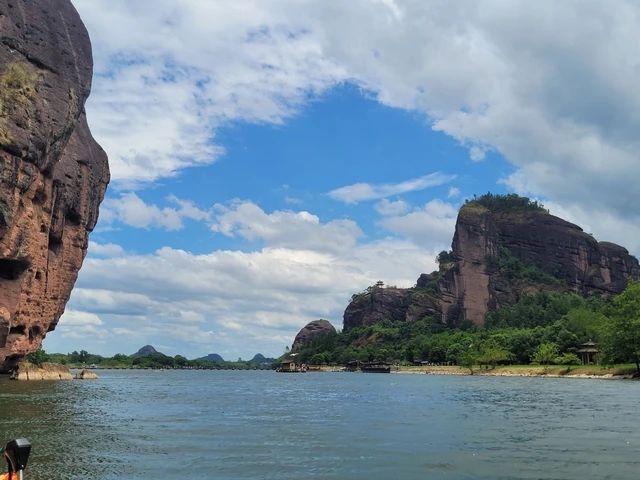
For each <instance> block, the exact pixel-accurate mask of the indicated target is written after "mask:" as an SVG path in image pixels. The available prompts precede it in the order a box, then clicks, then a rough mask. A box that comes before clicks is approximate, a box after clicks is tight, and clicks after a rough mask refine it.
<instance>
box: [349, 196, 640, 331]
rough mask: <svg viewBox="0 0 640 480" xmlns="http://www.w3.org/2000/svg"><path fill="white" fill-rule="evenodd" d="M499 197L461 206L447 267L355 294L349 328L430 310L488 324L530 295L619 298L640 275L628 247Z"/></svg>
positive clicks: (443, 317)
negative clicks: (404, 284)
mask: <svg viewBox="0 0 640 480" xmlns="http://www.w3.org/2000/svg"><path fill="white" fill-rule="evenodd" d="M492 198H494V201H493V202H492V201H487V202H486V203H487V204H488V206H487V205H485V204H484V202H483V197H481V198H480V199H478V200H476V201H471V202H467V203H466V204H465V205H464V206H463V207H462V208H461V209H460V212H459V214H458V219H457V222H456V228H455V234H454V238H453V244H452V251H451V252H450V253H449V254H447V255H446V258H444V259H442V260H441V264H440V271H438V272H433V273H431V274H422V275H420V278H418V281H417V283H416V286H415V287H414V288H410V289H400V288H382V287H381V286H374V287H369V288H368V289H367V291H366V292H363V293H361V294H358V295H354V296H353V299H352V301H351V303H350V304H349V306H348V307H347V309H346V310H345V313H344V329H345V330H349V329H351V328H355V327H359V326H366V325H371V324H374V323H377V322H380V321H383V320H392V321H414V320H417V319H421V318H424V317H427V316H429V317H431V318H432V320H433V321H434V322H440V323H442V324H446V325H450V326H459V325H461V324H463V323H465V322H467V323H472V324H475V325H482V324H484V320H485V316H486V314H487V312H489V311H493V310H495V309H497V308H499V307H500V306H502V305H505V304H511V303H514V302H516V301H518V300H519V299H520V298H522V296H524V295H527V294H530V293H534V292H539V291H556V292H574V293H578V294H581V295H584V296H590V295H600V296H611V295H614V294H617V293H619V292H621V291H622V290H624V288H625V287H626V285H627V283H628V281H629V280H630V279H637V278H639V277H640V266H639V264H638V260H637V259H636V258H635V257H633V256H632V255H630V254H629V252H628V251H627V250H626V249H625V248H623V247H621V246H619V245H615V244H613V243H608V242H598V241H597V240H595V239H594V238H593V237H592V236H591V235H589V234H587V233H585V232H583V231H582V229H581V228H580V227H578V226H577V225H574V224H572V223H569V222H567V221H565V220H562V219H561V218H558V217H555V216H553V215H550V214H549V213H548V212H547V211H546V210H544V209H543V208H542V207H541V206H539V205H537V204H527V203H526V202H524V200H527V199H522V198H520V197H516V196H509V197H507V198H506V199H502V200H501V199H500V198H502V197H498V200H500V201H499V202H497V205H496V202H495V197H492ZM509 198H510V200H509ZM509 201H511V202H515V206H509ZM523 202H524V203H523Z"/></svg>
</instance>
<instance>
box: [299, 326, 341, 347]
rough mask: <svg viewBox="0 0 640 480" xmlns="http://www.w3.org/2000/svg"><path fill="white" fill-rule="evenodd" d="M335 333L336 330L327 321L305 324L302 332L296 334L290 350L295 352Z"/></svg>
mask: <svg viewBox="0 0 640 480" xmlns="http://www.w3.org/2000/svg"><path fill="white" fill-rule="evenodd" d="M334 333H336V329H335V328H334V326H333V325H331V323H330V322H329V321H327V320H314V321H312V322H309V323H307V324H306V325H305V326H304V327H303V328H302V330H300V331H299V332H298V334H297V335H296V338H295V339H294V341H293V345H292V346H291V350H292V351H295V350H298V349H300V348H301V347H303V346H305V345H308V344H310V343H311V342H313V341H315V340H318V339H319V338H322V337H324V336H326V335H331V334H334Z"/></svg>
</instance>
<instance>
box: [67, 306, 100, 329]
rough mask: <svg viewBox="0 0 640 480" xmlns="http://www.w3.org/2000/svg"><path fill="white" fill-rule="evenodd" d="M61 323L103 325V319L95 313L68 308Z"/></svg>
mask: <svg viewBox="0 0 640 480" xmlns="http://www.w3.org/2000/svg"><path fill="white" fill-rule="evenodd" d="M60 323H62V324H63V325H66V326H70V327H82V326H87V325H91V326H97V325H102V320H100V317H98V315H96V314H95V313H90V312H80V311H78V310H67V311H65V312H64V314H63V315H62V317H61V318H60Z"/></svg>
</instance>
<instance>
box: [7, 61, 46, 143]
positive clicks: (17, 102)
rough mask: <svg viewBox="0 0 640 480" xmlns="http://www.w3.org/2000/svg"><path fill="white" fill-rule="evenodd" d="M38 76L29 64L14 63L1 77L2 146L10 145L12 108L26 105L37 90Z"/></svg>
mask: <svg viewBox="0 0 640 480" xmlns="http://www.w3.org/2000/svg"><path fill="white" fill-rule="evenodd" d="M37 80H38V74H37V73H36V72H35V70H34V69H33V68H32V67H31V66H30V65H29V64H27V63H23V62H14V63H12V64H10V65H9V66H8V67H7V69H6V70H5V71H4V72H3V73H2V75H0V144H5V143H9V142H10V141H11V134H10V132H9V130H8V128H7V122H6V118H7V116H8V115H9V111H10V109H11V108H14V107H16V106H23V105H25V104H26V103H27V102H28V101H29V100H30V99H31V98H32V96H33V94H34V93H35V89H36V82H37Z"/></svg>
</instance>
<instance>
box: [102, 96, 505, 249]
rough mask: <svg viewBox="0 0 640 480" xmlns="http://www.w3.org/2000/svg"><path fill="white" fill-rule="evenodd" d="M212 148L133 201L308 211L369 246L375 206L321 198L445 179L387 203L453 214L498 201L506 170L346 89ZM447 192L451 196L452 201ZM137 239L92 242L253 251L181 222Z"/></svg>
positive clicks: (113, 227) (115, 236)
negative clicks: (217, 151) (354, 229)
mask: <svg viewBox="0 0 640 480" xmlns="http://www.w3.org/2000/svg"><path fill="white" fill-rule="evenodd" d="M216 138H217V141H218V142H219V144H220V145H223V146H224V149H225V153H224V154H223V155H221V157H220V158H219V159H218V160H217V162H216V163H214V164H213V165H210V166H207V167H196V168H190V169H186V170H184V171H181V172H180V173H179V174H178V175H177V176H176V177H173V178H170V179H165V180H162V181H159V182H157V183H154V184H152V185H145V186H144V188H138V189H136V194H137V196H138V197H140V199H142V200H143V201H144V202H145V203H146V204H154V205H158V206H161V207H163V208H167V207H169V208H170V207H172V206H175V202H172V201H171V200H170V199H171V197H174V196H175V197H178V198H182V199H189V200H190V201H191V202H193V203H194V204H195V205H196V206H197V207H198V208H201V209H204V210H206V209H209V208H211V206H212V205H214V204H217V203H222V204H224V203H228V202H231V201H233V200H237V199H240V200H251V201H253V202H255V203H256V204H258V205H260V207H261V208H262V209H264V210H267V211H272V210H309V211H311V212H313V213H314V214H315V215H317V216H319V217H320V218H321V219H322V220H323V221H329V220H336V219H352V220H354V221H355V222H356V223H357V224H358V225H359V227H360V228H361V229H362V230H363V232H364V234H365V235H366V236H367V238H370V239H380V238H384V237H386V236H389V235H390V234H392V232H389V231H388V230H385V229H384V228H382V227H381V226H380V225H379V224H378V223H377V220H378V217H379V215H378V214H377V213H376V211H375V208H374V206H375V204H376V202H375V201H361V202H358V203H344V202H342V201H339V200H336V199H335V198H332V197H331V196H330V195H329V192H331V191H332V190H335V189H338V188H340V187H343V186H345V185H352V184H356V183H359V182H364V183H369V184H389V183H390V184H398V183H401V182H403V181H406V180H410V179H415V178H419V177H423V176H426V175H430V174H434V173H440V174H442V177H452V178H451V179H450V180H443V181H442V184H440V185H436V186H433V187H430V188H425V189H416V190H415V191H409V192H407V193H403V194H398V195H391V196H389V197H388V198H389V199H390V200H391V201H397V200H402V201H404V202H407V204H409V205H421V204H424V203H426V202H428V201H430V200H433V199H439V198H445V199H448V201H450V202H452V203H453V204H456V205H457V204H458V203H459V202H460V201H461V200H462V198H464V197H465V196H470V195H473V194H474V193H477V192H486V191H492V192H503V191H505V187H504V185H502V184H500V183H498V182H497V180H498V179H501V178H506V177H507V176H508V175H509V174H510V173H512V172H513V170H514V169H513V167H512V166H511V165H510V164H509V163H508V162H506V161H505V160H504V159H503V158H502V157H501V156H500V155H499V154H496V153H493V154H490V155H489V156H488V157H487V159H486V160H485V161H484V162H483V163H482V164H480V163H478V162H473V161H472V160H471V159H470V158H469V154H468V151H467V149H465V148H463V147H462V146H460V145H459V144H458V143H457V142H456V141H455V140H454V139H452V138H451V137H449V136H447V135H445V134H444V133H442V132H435V131H433V130H432V129H431V128H430V126H429V124H428V122H427V119H426V118H424V117H423V116H420V115H418V114H416V113H414V112H407V111H405V110H399V109H394V108H390V107H386V106H384V105H381V104H380V103H379V102H377V101H376V100H375V98H372V96H371V95H370V94H368V93H367V92H365V91H362V90H361V89H360V88H358V87H356V86H354V85H350V84H343V85H339V86H336V87H334V88H333V89H331V90H329V91H327V92H325V93H324V94H322V95H320V96H317V97H315V98H312V99H310V101H309V104H308V105H306V106H305V108H304V110H303V111H301V112H300V113H298V114H297V115H295V116H294V117H293V118H291V119H290V120H289V121H288V122H287V123H286V124H284V125H265V124H249V123H246V122H233V123H230V124H229V125H225V126H223V127H222V128H221V129H219V130H218V131H217V135H216ZM452 188H453V189H457V190H458V191H459V193H456V194H455V195H450V194H449V191H450V190H451V189H452ZM122 193H123V191H122V190H116V189H115V188H112V189H110V190H109V193H108V197H107V198H108V199H111V200H114V199H118V198H119V197H120V196H121V195H122ZM108 202H109V200H108V201H107V203H108ZM145 231H146V232H147V234H144V235H143V234H140V235H133V234H132V231H131V229H130V228H127V226H126V225H122V223H119V222H115V223H114V224H108V225H104V224H101V226H100V227H99V228H98V229H97V230H96V232H95V233H94V234H93V236H92V239H93V240H94V241H95V242H99V243H115V244H118V245H121V246H122V247H124V248H125V249H127V250H130V251H132V252H136V253H151V252H153V251H154V250H156V249H158V248H161V247H163V246H172V247H175V248H182V249H186V250H189V251H190V252H193V253H206V252H209V251H210V250H211V249H212V248H216V249H225V248H233V249H242V250H250V249H252V248H255V246H256V245H255V243H256V242H246V241H243V240H242V239H238V238H229V237H227V236H225V235H222V234H215V233H213V232H211V230H210V229H209V228H208V227H207V225H206V224H205V223H202V222H199V221H193V220H187V221H185V222H184V227H183V228H181V229H180V230H175V231H168V230H166V229H163V228H157V227H156V228H154V227H151V228H149V229H145Z"/></svg>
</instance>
